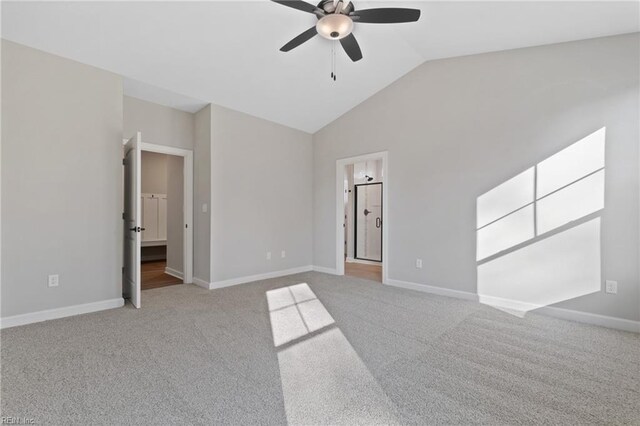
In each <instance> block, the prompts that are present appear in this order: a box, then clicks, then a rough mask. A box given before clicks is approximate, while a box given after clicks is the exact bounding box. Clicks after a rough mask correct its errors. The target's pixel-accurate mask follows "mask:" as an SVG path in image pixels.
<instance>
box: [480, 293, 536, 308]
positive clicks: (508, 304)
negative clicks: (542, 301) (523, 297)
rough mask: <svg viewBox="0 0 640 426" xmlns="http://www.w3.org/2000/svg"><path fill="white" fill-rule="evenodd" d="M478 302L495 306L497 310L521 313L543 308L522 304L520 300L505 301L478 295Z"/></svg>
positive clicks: (499, 298) (500, 298) (531, 304)
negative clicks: (502, 309)
mask: <svg viewBox="0 0 640 426" xmlns="http://www.w3.org/2000/svg"><path fill="white" fill-rule="evenodd" d="M478 302H480V303H482V304H484V305H489V306H495V307H496V308H504V309H511V310H515V311H521V312H529V311H533V310H534V309H539V308H541V307H542V306H540V305H535V304H533V303H527V302H522V301H520V300H513V299H504V298H502V297H495V296H485V295H482V294H479V295H478Z"/></svg>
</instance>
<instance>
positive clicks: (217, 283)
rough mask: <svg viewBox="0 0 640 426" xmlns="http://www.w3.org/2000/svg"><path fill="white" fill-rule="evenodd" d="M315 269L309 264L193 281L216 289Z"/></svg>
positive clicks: (210, 288) (201, 285)
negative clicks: (217, 279) (235, 276)
mask: <svg viewBox="0 0 640 426" xmlns="http://www.w3.org/2000/svg"><path fill="white" fill-rule="evenodd" d="M312 270H314V267H313V266H311V265H307V266H299V267H297V268H290V269H283V270H280V271H273V272H265V273H264V274H256V275H248V276H245V277H238V278H230V279H228V280H222V281H214V282H211V283H207V282H206V281H204V280H201V279H200V278H194V279H193V283H194V284H196V285H198V286H200V287H204V288H207V289H209V290H214V289H217V288H225V287H231V286H234V285H238V284H246V283H250V282H254V281H260V280H268V279H270V278H278V277H284V276H287V275H293V274H300V273H302V272H309V271H312Z"/></svg>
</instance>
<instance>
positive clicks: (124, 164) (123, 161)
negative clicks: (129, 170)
mask: <svg viewBox="0 0 640 426" xmlns="http://www.w3.org/2000/svg"><path fill="white" fill-rule="evenodd" d="M126 164H127V163H126V161H125V159H124V158H123V159H122V165H123V166H126Z"/></svg>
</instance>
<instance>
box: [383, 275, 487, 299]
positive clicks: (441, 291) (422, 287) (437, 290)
mask: <svg viewBox="0 0 640 426" xmlns="http://www.w3.org/2000/svg"><path fill="white" fill-rule="evenodd" d="M385 284H386V285H390V286H393V287H401V288H407V289H409V290H417V291H422V292H425V293H431V294H437V295H439V296H447V297H455V298H456V299H464V300H472V301H474V302H477V301H478V295H477V294H474V293H470V292H468V291H460V290H452V289H449V288H444V287H435V286H432V285H426V284H418V283H412V282H409V281H401V280H393V279H391V278H389V279H387V281H386V282H385Z"/></svg>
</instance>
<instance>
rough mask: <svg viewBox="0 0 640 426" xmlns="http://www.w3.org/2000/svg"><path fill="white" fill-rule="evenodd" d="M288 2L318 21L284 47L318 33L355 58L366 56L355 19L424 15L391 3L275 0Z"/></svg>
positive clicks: (376, 21)
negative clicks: (364, 5)
mask: <svg viewBox="0 0 640 426" xmlns="http://www.w3.org/2000/svg"><path fill="white" fill-rule="evenodd" d="M272 1H273V2H275V3H279V4H281V5H284V6H288V7H291V8H293V9H298V10H301V11H303V12H308V13H312V14H314V15H316V18H318V23H317V24H316V25H314V26H313V27H311V28H309V29H308V30H306V31H305V32H303V33H302V34H300V35H298V36H297V37H295V38H294V39H293V40H291V41H290V42H288V43H287V44H285V45H284V46H282V47H281V48H280V50H281V51H282V52H288V51H290V50H292V49H294V48H296V47H298V46H300V45H301V44H302V43H304V42H306V41H308V40H309V39H311V38H312V37H314V36H315V35H316V34H320V35H321V36H322V37H324V38H326V39H329V40H339V41H340V44H341V45H342V48H343V49H344V51H345V52H346V53H347V55H348V56H349V58H351V60H352V61H354V62H356V61H359V60H360V59H362V51H361V50H360V46H359V45H358V42H357V41H356V38H355V37H354V35H353V33H352V31H353V25H354V23H366V24H397V23H401V22H415V21H417V20H418V19H419V18H420V10H419V9H405V8H398V7H388V8H381V9H364V10H356V9H355V7H354V6H353V3H352V2H351V1H349V0H322V1H321V2H320V3H318V5H317V6H314V5H313V4H311V3H307V2H305V1H302V0H272Z"/></svg>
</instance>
